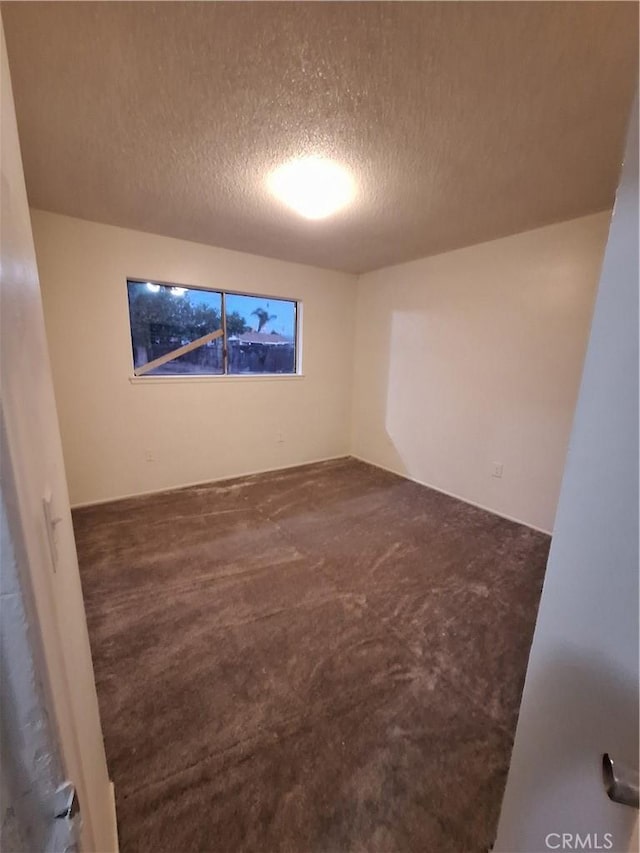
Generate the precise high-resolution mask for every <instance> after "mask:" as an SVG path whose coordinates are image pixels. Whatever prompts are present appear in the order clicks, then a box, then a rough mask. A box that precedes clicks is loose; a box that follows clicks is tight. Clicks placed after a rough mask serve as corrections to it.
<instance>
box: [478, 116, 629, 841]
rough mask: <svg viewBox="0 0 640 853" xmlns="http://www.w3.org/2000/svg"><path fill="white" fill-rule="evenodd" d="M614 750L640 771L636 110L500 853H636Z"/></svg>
mask: <svg viewBox="0 0 640 853" xmlns="http://www.w3.org/2000/svg"><path fill="white" fill-rule="evenodd" d="M603 753H609V754H610V755H611V757H612V758H613V759H614V761H616V762H618V763H622V764H625V765H628V766H630V767H631V768H634V769H635V770H637V768H638V115H637V111H634V115H633V116H632V118H631V125H630V132H629V137H628V141H627V150H626V154H625V162H624V167H623V173H622V178H621V183H620V186H619V188H618V193H617V197H616V204H615V209H614V214H613V219H612V223H611V230H610V233H609V241H608V243H607V248H606V253H605V259H604V266H603V270H602V275H601V280H600V287H599V291H598V296H597V300H596V306H595V313H594V318H593V324H592V328H591V337H590V340H589V347H588V350H587V356H586V361H585V368H584V373H583V379H582V387H581V390H580V396H579V399H578V406H577V409H576V415H575V420H574V425H573V432H572V437H571V441H570V445H569V453H568V456H567V463H566V468H565V475H564V480H563V484H562V491H561V495H560V502H559V506H558V513H557V516H556V524H555V530H554V536H553V541H552V546H551V553H550V555H549V563H548V567H547V574H546V578H545V583H544V588H543V591H542V598H541V603H540V611H539V614H538V621H537V624H536V630H535V634H534V638H533V645H532V648H531V655H530V658H529V666H528V669H527V678H526V683H525V688H524V693H523V700H522V707H521V710H520V718H519V721H518V728H517V731H516V738H515V744H514V750H513V755H512V760H511V767H510V771H509V778H508V781H507V787H506V791H505V797H504V801H503V806H502V814H501V817H500V823H499V827H498V838H497V841H496V844H495V848H494V849H495V850H496V851H500V853H540V851H546V850H613V851H618V853H627V851H628V850H630V845H631V836H632V833H633V829H634V825H635V822H636V817H637V812H636V811H635V810H634V809H632V808H630V807H629V806H624V805H618V804H616V803H614V802H611V801H610V800H609V799H608V798H607V796H606V794H605V790H604V786H603V782H602V773H601V761H602V755H603Z"/></svg>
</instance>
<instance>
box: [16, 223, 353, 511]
mask: <svg viewBox="0 0 640 853" xmlns="http://www.w3.org/2000/svg"><path fill="white" fill-rule="evenodd" d="M32 221H33V228H34V235H35V241H36V247H37V257H38V266H39V269H40V277H41V282H42V291H43V299H44V305H45V314H46V324H47V332H48V337H49V345H50V351H51V360H52V364H53V372H54V383H55V389H56V398H57V401H58V408H59V412H60V422H61V428H62V435H63V442H64V454H65V461H66V466H67V472H68V477H69V484H70V490H71V502H72V504H79V503H84V502H92V501H100V500H105V499H111V498H116V497H119V496H123V495H129V494H137V493H141V492H145V491H152V490H156V489H163V488H170V487H173V486H179V485H182V484H186V483H191V482H198V481H204V480H213V479H217V478H221V477H229V476H234V475H238V474H243V473H248V472H254V471H260V470H265V469H271V468H278V467H284V466H286V465H295V464H301V463H304V462H309V461H312V460H316V459H323V458H329V457H333V456H340V455H345V454H347V453H348V452H349V419H350V405H351V376H352V371H351V364H352V346H353V323H354V307H355V290H356V287H355V279H354V278H353V277H352V276H349V275H346V274H341V273H335V272H329V271H325V270H319V269H315V268H312V267H305V266H302V265H298V264H291V263H285V262H282V261H275V260H270V259H266V258H260V257H256V256H253V255H246V254H241V253H239V252H231V251H227V250H223V249H216V248H212V247H210V246H204V245H202V244H198V243H189V242H185V241H182V240H174V239H169V238H166V237H159V236H156V235H152V234H145V233H141V232H136V231H129V230H125V229H122V228H114V227H112V226H106V225H98V224H95V223H90V222H85V221H82V220H78V219H71V218H68V217H64V216H59V215H55V214H50V213H44V212H40V211H32ZM127 276H133V277H139V278H143V279H145V278H150V279H157V280H159V281H169V282H173V281H175V282H179V283H182V284H194V285H202V286H211V287H216V288H228V289H231V290H239V291H245V292H247V293H258V294H260V293H266V294H267V295H271V296H284V297H293V298H298V299H301V300H302V302H303V338H304V342H303V364H302V367H303V373H304V376H303V377H288V378H287V377H284V378H256V377H238V378H231V377H223V378H217V379H191V378H189V379H186V380H185V379H175V380H167V379H160V380H157V379H152V380H151V381H149V380H146V381H145V380H139V381H137V382H136V383H131V382H130V381H129V377H130V376H131V372H132V365H131V341H130V336H129V321H128V307H127V290H126V278H127ZM280 433H281V434H282V439H283V440H282V441H281V442H279V441H278V437H279V434H280ZM149 454H150V455H151V456H152V457H153V461H148V460H147V456H148V455H149Z"/></svg>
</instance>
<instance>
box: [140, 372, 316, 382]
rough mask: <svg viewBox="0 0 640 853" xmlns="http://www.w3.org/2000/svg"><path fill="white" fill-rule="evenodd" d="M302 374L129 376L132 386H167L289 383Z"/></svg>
mask: <svg viewBox="0 0 640 853" xmlns="http://www.w3.org/2000/svg"><path fill="white" fill-rule="evenodd" d="M304 378H305V377H304V373H233V374H230V375H227V376H197V375H195V376H189V375H186V376H130V377H129V382H130V383H131V384H132V385H167V384H173V383H178V384H179V385H182V384H189V383H190V382H225V383H229V382H283V381H284V382H290V381H291V380H294V381H296V380H299V379H304Z"/></svg>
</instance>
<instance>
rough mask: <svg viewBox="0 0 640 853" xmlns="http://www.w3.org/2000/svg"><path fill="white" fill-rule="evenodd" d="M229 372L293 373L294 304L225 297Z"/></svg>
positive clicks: (262, 299) (228, 295)
mask: <svg viewBox="0 0 640 853" xmlns="http://www.w3.org/2000/svg"><path fill="white" fill-rule="evenodd" d="M225 310H226V319H227V346H228V351H229V367H228V372H229V373H234V374H239V373H295V372H296V303H295V302H292V301H290V300H288V299H271V298H265V297H263V296H239V295H237V294H234V293H226V294H225Z"/></svg>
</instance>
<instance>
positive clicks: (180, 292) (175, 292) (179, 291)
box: [171, 287, 187, 296]
mask: <svg viewBox="0 0 640 853" xmlns="http://www.w3.org/2000/svg"><path fill="white" fill-rule="evenodd" d="M186 292H187V288H186V287H172V288H171V295H172V296H184V295H185V293H186Z"/></svg>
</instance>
